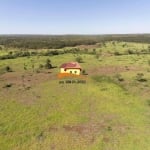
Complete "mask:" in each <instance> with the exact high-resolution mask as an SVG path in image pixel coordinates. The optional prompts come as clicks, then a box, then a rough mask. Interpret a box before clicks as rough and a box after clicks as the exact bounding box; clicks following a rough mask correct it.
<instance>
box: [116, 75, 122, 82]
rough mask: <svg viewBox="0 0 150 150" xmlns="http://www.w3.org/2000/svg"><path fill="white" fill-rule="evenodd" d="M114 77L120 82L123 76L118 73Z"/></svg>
mask: <svg viewBox="0 0 150 150" xmlns="http://www.w3.org/2000/svg"><path fill="white" fill-rule="evenodd" d="M115 77H116V78H117V80H118V81H120V82H122V81H124V79H123V77H122V76H121V75H120V74H117V75H116V76H115Z"/></svg>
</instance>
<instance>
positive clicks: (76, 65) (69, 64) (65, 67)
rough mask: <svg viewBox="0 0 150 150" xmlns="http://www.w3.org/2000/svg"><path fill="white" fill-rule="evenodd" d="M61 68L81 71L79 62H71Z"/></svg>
mask: <svg viewBox="0 0 150 150" xmlns="http://www.w3.org/2000/svg"><path fill="white" fill-rule="evenodd" d="M60 68H64V69H69V68H70V69H74V68H75V69H81V66H80V65H79V63H78V62H69V63H64V64H62V65H61V66H60Z"/></svg>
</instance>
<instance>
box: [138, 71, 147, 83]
mask: <svg viewBox="0 0 150 150" xmlns="http://www.w3.org/2000/svg"><path fill="white" fill-rule="evenodd" d="M136 80H137V81H139V82H146V81H147V79H145V78H144V74H143V73H138V74H137V76H136Z"/></svg>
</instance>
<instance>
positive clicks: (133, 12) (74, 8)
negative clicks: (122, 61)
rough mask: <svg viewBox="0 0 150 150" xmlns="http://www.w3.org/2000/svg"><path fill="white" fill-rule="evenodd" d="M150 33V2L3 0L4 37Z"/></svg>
mask: <svg viewBox="0 0 150 150" xmlns="http://www.w3.org/2000/svg"><path fill="white" fill-rule="evenodd" d="M129 33H150V1H149V0H0V34H129Z"/></svg>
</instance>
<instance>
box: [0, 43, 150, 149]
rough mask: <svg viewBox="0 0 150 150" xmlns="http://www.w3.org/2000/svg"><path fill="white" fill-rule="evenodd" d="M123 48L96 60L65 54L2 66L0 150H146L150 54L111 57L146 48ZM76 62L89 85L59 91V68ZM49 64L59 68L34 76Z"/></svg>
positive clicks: (23, 59)
mask: <svg viewBox="0 0 150 150" xmlns="http://www.w3.org/2000/svg"><path fill="white" fill-rule="evenodd" d="M123 44H124V42H120V43H115V46H114V45H113V44H112V42H109V43H107V44H106V46H105V47H97V48H96V52H99V51H100V52H101V55H100V57H99V58H98V59H97V58H96V57H95V55H90V54H63V55H56V56H31V57H19V58H16V59H6V60H0V72H1V73H0V150H150V130H149V127H150V119H149V118H150V65H149V63H148V62H149V60H150V55H149V54H140V55H137V54H132V55H119V56H116V55H112V54H111V55H109V54H110V53H113V52H115V51H119V52H121V53H122V52H125V51H126V50H127V49H129V48H132V49H133V50H137V51H140V50H141V49H142V48H148V44H137V43H126V44H127V46H126V47H122V45H123ZM10 51H13V50H10ZM89 51H90V49H89ZM91 51H92V49H91ZM6 53H9V50H8V51H7V52H5V51H2V52H0V55H5V54H6ZM77 56H81V57H82V58H83V60H84V63H81V64H80V65H81V66H82V68H83V69H85V70H86V72H87V73H88V76H87V77H86V84H59V79H57V74H58V73H59V66H60V65H61V64H62V63H65V62H69V61H75V58H76V57H77ZM47 58H49V59H50V60H51V62H52V64H53V65H54V66H57V68H54V69H50V70H46V69H41V70H40V72H36V70H37V69H38V67H39V65H40V64H44V63H45V61H46V59H47ZM24 64H26V66H27V69H26V70H25V69H24ZM33 64H34V72H33V68H32V65H33ZM6 66H10V67H11V68H12V70H13V72H6V71H4V70H5V69H4V68H5V67H6ZM139 74H142V76H140V75H139ZM139 79H140V80H139ZM141 79H145V80H144V81H143V80H141ZM8 85H11V86H8Z"/></svg>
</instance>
